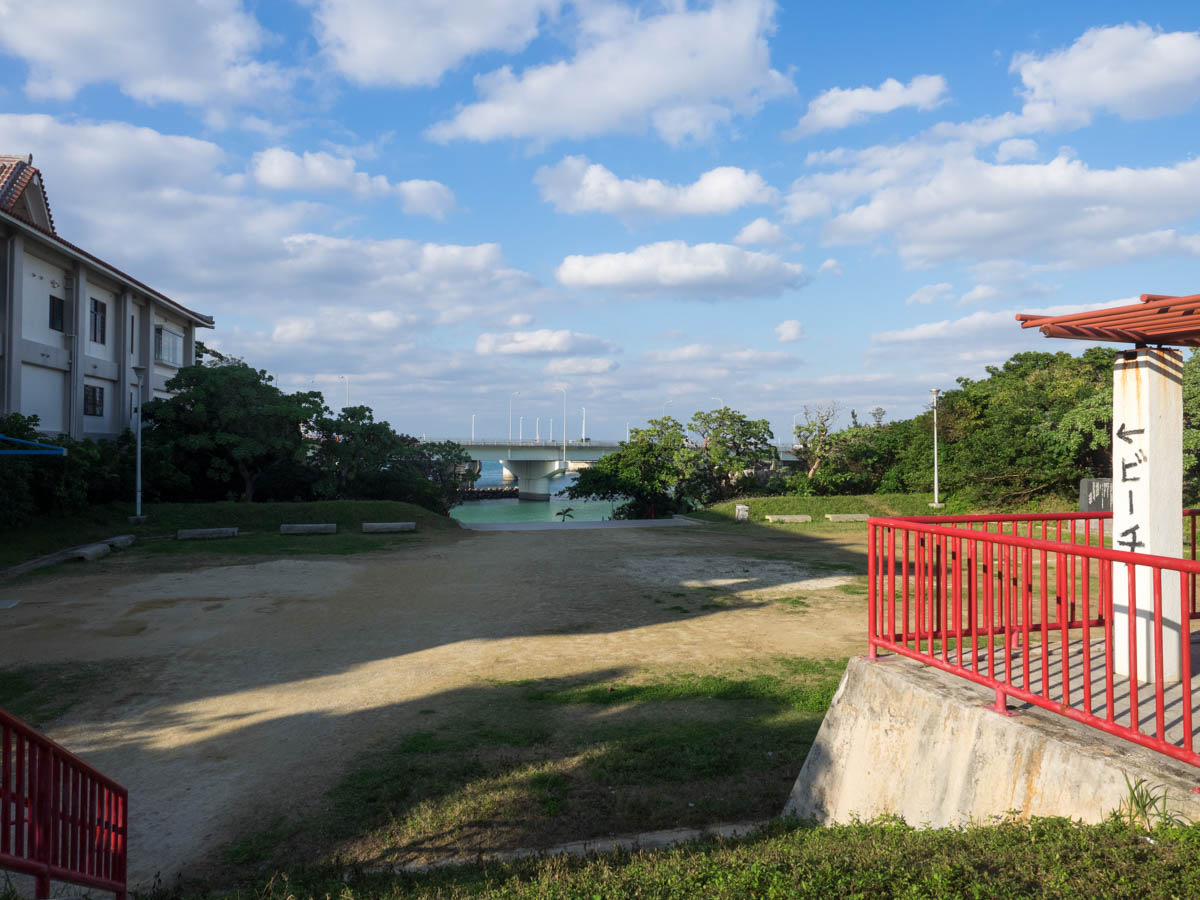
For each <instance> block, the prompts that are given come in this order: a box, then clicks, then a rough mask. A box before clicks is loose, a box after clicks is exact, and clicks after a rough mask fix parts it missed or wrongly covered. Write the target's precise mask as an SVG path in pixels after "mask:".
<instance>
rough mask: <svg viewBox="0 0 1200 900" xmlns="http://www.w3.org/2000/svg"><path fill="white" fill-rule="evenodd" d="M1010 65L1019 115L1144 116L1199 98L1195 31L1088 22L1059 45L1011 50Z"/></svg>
mask: <svg viewBox="0 0 1200 900" xmlns="http://www.w3.org/2000/svg"><path fill="white" fill-rule="evenodd" d="M1010 71H1013V72H1017V73H1019V74H1020V76H1021V82H1022V83H1023V84H1024V85H1025V91H1024V94H1025V102H1026V109H1025V115H1026V116H1030V117H1033V118H1041V119H1044V120H1047V121H1056V122H1071V121H1073V120H1079V121H1082V122H1086V121H1088V120H1089V119H1090V115H1091V113H1092V112H1093V111H1094V110H1104V111H1106V112H1111V113H1115V114H1116V115H1119V116H1122V117H1123V118H1126V119H1134V120H1140V119H1151V118H1155V117H1158V116H1163V115H1168V114H1170V113H1178V112H1183V111H1184V110H1186V109H1188V108H1189V107H1190V106H1192V105H1193V104H1194V103H1195V102H1196V101H1197V100H1200V33H1197V32H1191V31H1175V32H1170V33H1164V32H1162V31H1160V30H1158V29H1154V28H1151V27H1150V26H1149V25H1146V24H1138V25H1131V24H1125V25H1117V26H1114V27H1109V28H1091V29H1089V30H1088V31H1085V32H1084V33H1083V34H1082V35H1081V36H1080V37H1079V39H1078V40H1076V41H1075V43H1073V44H1072V45H1071V46H1070V47H1067V48H1065V49H1063V50H1057V51H1055V52H1053V53H1050V54H1047V55H1046V56H1042V57H1038V56H1036V55H1034V54H1032V53H1021V54H1018V55H1017V56H1015V57H1014V58H1013V62H1012V66H1011V68H1010Z"/></svg>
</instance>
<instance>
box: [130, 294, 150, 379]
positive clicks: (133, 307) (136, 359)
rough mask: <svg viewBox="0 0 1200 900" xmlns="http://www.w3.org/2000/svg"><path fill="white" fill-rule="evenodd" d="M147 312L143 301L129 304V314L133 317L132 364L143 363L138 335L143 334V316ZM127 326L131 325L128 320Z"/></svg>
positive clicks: (138, 364)
mask: <svg viewBox="0 0 1200 900" xmlns="http://www.w3.org/2000/svg"><path fill="white" fill-rule="evenodd" d="M145 314H146V308H145V306H144V305H143V304H142V303H139V302H138V301H137V300H134V301H133V303H131V304H129V315H130V316H132V317H133V347H132V348H131V349H132V352H131V353H130V354H129V364H130V365H131V366H140V365H141V364H142V353H141V347H140V346H139V344H140V343H141V342H140V341H139V340H138V335H139V334H141V327H142V316H144V315H145ZM125 327H126V328H128V327H129V322H128V321H126V323H125Z"/></svg>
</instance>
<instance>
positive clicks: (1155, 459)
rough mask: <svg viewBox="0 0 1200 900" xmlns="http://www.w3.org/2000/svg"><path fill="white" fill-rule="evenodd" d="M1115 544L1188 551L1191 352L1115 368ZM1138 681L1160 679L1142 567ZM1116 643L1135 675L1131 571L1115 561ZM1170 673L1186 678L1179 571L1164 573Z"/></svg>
mask: <svg viewBox="0 0 1200 900" xmlns="http://www.w3.org/2000/svg"><path fill="white" fill-rule="evenodd" d="M1112 445H1113V549H1114V550H1126V551H1130V552H1134V553H1151V554H1154V555H1156V556H1167V557H1170V558H1172V559H1180V558H1181V557H1182V556H1183V526H1182V516H1181V511H1182V509H1183V356H1182V354H1181V353H1180V352H1179V351H1178V350H1155V349H1150V348H1142V349H1138V350H1129V351H1124V352H1122V353H1121V354H1119V355H1118V356H1117V360H1116V363H1115V364H1114V366H1113V442H1112ZM1136 573H1137V574H1136V579H1135V590H1136V593H1135V603H1136V606H1135V614H1136V621H1137V625H1136V634H1137V639H1136V648H1137V678H1138V681H1150V680H1151V679H1153V677H1154V644H1155V635H1154V629H1153V624H1154V577H1153V570H1152V569H1151V568H1149V567H1147V566H1137V567H1136ZM1112 579H1113V642H1114V644H1115V645H1116V646H1115V647H1114V653H1113V657H1114V664H1115V668H1116V671H1117V673H1118V674H1120V675H1129V669H1130V666H1129V575H1128V570H1127V567H1126V566H1124V565H1122V564H1120V563H1114V564H1113V569H1112ZM1162 614H1163V635H1162V639H1163V677H1164V678H1165V680H1166V681H1168V682H1170V681H1178V680H1179V678H1180V635H1181V634H1182V628H1183V623H1184V622H1185V621H1186V620H1185V619H1184V618H1183V609H1182V605H1181V598H1180V593H1179V576H1178V574H1177V573H1174V572H1164V573H1163V576H1162Z"/></svg>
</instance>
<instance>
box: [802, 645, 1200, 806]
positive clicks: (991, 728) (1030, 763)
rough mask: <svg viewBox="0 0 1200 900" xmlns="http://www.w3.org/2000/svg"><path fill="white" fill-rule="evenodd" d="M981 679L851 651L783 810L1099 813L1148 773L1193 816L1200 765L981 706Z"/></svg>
mask: <svg viewBox="0 0 1200 900" xmlns="http://www.w3.org/2000/svg"><path fill="white" fill-rule="evenodd" d="M993 696H994V695H993V693H992V692H991V691H988V690H986V689H985V688H983V687H982V686H981V685H976V684H973V683H971V682H968V681H965V680H963V679H960V678H956V677H954V676H952V675H949V674H947V673H945V672H941V671H939V670H937V669H934V668H931V667H929V666H923V665H921V664H919V663H917V662H915V661H912V660H907V659H903V658H898V657H888V658H882V657H881V658H880V661H878V662H871V661H869V660H866V659H862V658H855V659H851V660H850V662H849V664H848V665H847V667H846V674H845V675H844V676H843V678H842V683H841V685H840V686H839V687H838V691H837V694H836V695H835V696H834V700H833V703H832V704H831V706H830V708H829V712H828V713H827V714H826V716H825V721H824V722H823V723H822V724H821V730H820V732H819V733H818V735H817V739H816V742H815V743H814V744H813V746H812V749H811V750H810V751H809V753H808V758H807V759H806V760H805V761H804V766H803V768H802V769H801V770H800V776H799V777H798V778H797V779H796V784H795V786H794V787H793V788H792V793H791V796H790V797H789V798H788V803H787V807H786V808H785V810H784V812H785V814H795V815H798V816H800V817H801V818H809V817H811V818H815V819H816V820H817V821H819V822H822V823H832V822H849V821H852V820H853V819H854V818H856V817H857V818H860V819H870V818H874V817H875V816H879V815H884V814H894V815H898V816H901V817H902V818H903V819H904V820H905V821H906V822H908V823H910V824H912V825H931V826H938V827H940V826H947V825H963V824H968V823H971V822H985V821H987V819H988V818H989V817H991V816H998V815H1004V814H1006V813H1008V812H1009V811H1012V810H1016V811H1019V812H1020V813H1021V814H1022V815H1026V816H1068V817H1070V818H1072V819H1082V820H1083V821H1085V822H1099V821H1101V820H1102V819H1104V818H1105V817H1106V816H1107V815H1108V813H1109V812H1111V811H1112V810H1114V809H1117V808H1118V807H1119V806H1120V805H1121V801H1122V800H1123V799H1125V798H1126V797H1127V795H1128V789H1127V787H1126V783H1125V774H1126V773H1127V774H1128V776H1129V779H1130V781H1135V780H1136V779H1138V778H1143V779H1145V780H1146V781H1147V782H1148V783H1149V784H1150V785H1153V786H1158V785H1162V786H1164V787H1165V788H1166V790H1167V795H1168V797H1169V803H1170V807H1171V809H1172V811H1174V812H1178V813H1180V814H1182V815H1185V816H1187V817H1188V818H1191V819H1200V795H1197V794H1194V793H1192V788H1194V787H1196V786H1200V769H1196V768H1193V767H1192V766H1189V765H1186V764H1184V763H1181V762H1176V761H1174V760H1172V759H1170V758H1169V757H1165V756H1163V755H1161V754H1159V753H1155V752H1153V751H1151V750H1147V749H1143V748H1141V747H1138V746H1136V745H1134V744H1130V743H1129V742H1127V741H1123V740H1120V739H1119V738H1115V737H1111V736H1109V735H1107V734H1105V733H1103V732H1101V731H1098V730H1096V729H1094V728H1089V727H1087V726H1085V725H1081V724H1079V723H1076V722H1072V721H1071V720H1069V719H1066V718H1064V717H1062V716H1058V715H1055V714H1054V713H1051V712H1048V711H1045V710H1041V709H1038V708H1036V707H1027V706H1020V707H1018V709H1019V711H1020V714H1019V715H1017V716H1014V717H1011V718H1006V717H1004V716H1001V715H999V714H997V713H995V712H991V711H989V710H987V709H984V706H985V705H986V704H988V703H989V702H991V700H992V698H993Z"/></svg>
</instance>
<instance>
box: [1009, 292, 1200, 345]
mask: <svg viewBox="0 0 1200 900" xmlns="http://www.w3.org/2000/svg"><path fill="white" fill-rule="evenodd" d="M1017 321H1018V322H1020V323H1021V327H1022V328H1039V329H1041V332H1042V334H1044V335H1045V336H1046V337H1053V338H1073V339H1075V340H1080V341H1110V342H1114V343H1120V344H1141V345H1145V344H1159V345H1171V346H1174V347H1200V294H1191V295H1190V296H1187V297H1172V296H1168V295H1165V294H1142V296H1141V302H1140V303H1134V304H1131V305H1129V306H1113V307H1110V308H1109V309H1095V310H1091V311H1089V312H1081V313H1071V314H1069V315H1065V316H1042V315H1031V314H1028V313H1020V314H1018V316H1017Z"/></svg>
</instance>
